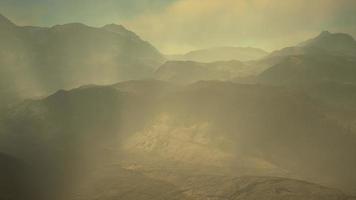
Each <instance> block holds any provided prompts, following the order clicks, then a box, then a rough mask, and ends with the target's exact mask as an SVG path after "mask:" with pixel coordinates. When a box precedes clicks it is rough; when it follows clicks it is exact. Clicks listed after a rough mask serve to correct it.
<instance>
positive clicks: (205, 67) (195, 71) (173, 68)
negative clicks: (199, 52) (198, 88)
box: [155, 60, 254, 83]
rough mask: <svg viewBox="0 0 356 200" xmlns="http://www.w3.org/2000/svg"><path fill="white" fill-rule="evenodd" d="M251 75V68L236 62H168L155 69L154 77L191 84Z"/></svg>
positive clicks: (252, 70) (252, 71)
mask: <svg viewBox="0 0 356 200" xmlns="http://www.w3.org/2000/svg"><path fill="white" fill-rule="evenodd" d="M253 73H254V69H253V68H250V67H249V66H248V65H246V64H244V63H242V62H240V61H236V60H231V61H217V62H212V63H199V62H194V61H168V62H166V63H164V64H163V65H161V66H160V67H159V68H158V69H157V71H156V73H155V75H156V78H157V79H160V80H165V81H172V82H176V83H192V82H195V81H199V80H230V79H232V78H235V77H240V76H241V77H243V76H248V75H250V74H253Z"/></svg>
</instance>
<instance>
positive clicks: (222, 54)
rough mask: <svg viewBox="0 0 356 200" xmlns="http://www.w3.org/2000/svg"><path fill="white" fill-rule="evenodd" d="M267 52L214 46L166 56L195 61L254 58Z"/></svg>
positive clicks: (250, 48)
mask: <svg viewBox="0 0 356 200" xmlns="http://www.w3.org/2000/svg"><path fill="white" fill-rule="evenodd" d="M267 54H268V53H267V52H266V51H264V50H262V49H258V48H252V47H229V46H226V47H214V48H209V49H201V50H196V51H191V52H188V53H186V54H184V55H171V56H168V59H170V60H190V61H196V62H216V61H229V60H240V61H248V60H256V59H260V58H262V57H264V56H266V55H267Z"/></svg>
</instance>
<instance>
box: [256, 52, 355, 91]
mask: <svg viewBox="0 0 356 200" xmlns="http://www.w3.org/2000/svg"><path fill="white" fill-rule="evenodd" d="M258 78H259V81H260V82H263V83H269V84H279V85H291V84H294V85H295V84H299V85H303V84H313V83H320V82H338V83H353V84H355V83H356V57H347V56H336V55H328V54H326V55H296V56H287V57H286V58H284V59H283V60H282V61H281V62H279V63H278V64H276V65H274V66H272V67H270V68H269V69H267V70H266V71H264V72H262V73H261V74H260V75H259V77H258Z"/></svg>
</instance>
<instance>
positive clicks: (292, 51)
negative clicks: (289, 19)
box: [269, 31, 356, 57]
mask: <svg viewBox="0 0 356 200" xmlns="http://www.w3.org/2000/svg"><path fill="white" fill-rule="evenodd" d="M303 54H328V55H337V56H356V41H355V40H354V38H353V37H352V36H350V35H348V34H345V33H330V32H328V31H323V32H321V33H320V34H319V35H318V36H317V37H315V38H312V39H309V40H307V41H305V42H302V43H300V44H298V45H296V46H293V47H287V48H283V49H281V50H278V51H275V52H272V53H271V54H270V55H269V57H276V56H289V55H303Z"/></svg>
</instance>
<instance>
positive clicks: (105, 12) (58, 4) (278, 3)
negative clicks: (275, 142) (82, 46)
mask: <svg viewBox="0 0 356 200" xmlns="http://www.w3.org/2000/svg"><path fill="white" fill-rule="evenodd" d="M0 12H1V13H2V14H3V15H5V16H7V17H9V18H10V19H11V20H12V21H14V22H15V23H17V24H19V25H38V26H52V25H55V24H63V23H68V22H82V23H85V24H88V25H92V26H102V25H104V24H109V23H117V24H123V25H125V26H126V27H128V28H129V29H131V30H133V31H135V32H136V33H138V34H139V35H140V36H141V37H142V38H144V39H145V40H148V41H150V42H151V43H152V44H153V45H155V46H156V47H157V48H159V49H160V50H161V51H162V52H163V53H181V52H185V51H188V50H192V49H198V48H205V47H211V46H220V45H225V46H226V45H229V46H256V47H261V48H264V49H267V50H272V49H276V48H281V47H284V46H287V45H293V44H295V43H297V42H299V41H302V40H304V39H307V38H309V37H312V36H314V35H316V34H318V33H319V32H320V31H322V30H330V31H332V32H347V33H350V34H352V35H353V36H354V37H355V36H356V0H0Z"/></svg>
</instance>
